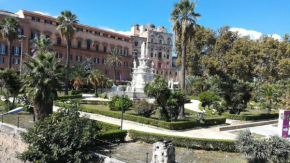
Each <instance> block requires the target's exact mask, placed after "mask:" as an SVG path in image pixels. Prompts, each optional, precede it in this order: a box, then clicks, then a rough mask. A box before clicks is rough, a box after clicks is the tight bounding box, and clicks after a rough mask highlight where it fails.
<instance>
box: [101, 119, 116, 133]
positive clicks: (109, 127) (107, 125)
mask: <svg viewBox="0 0 290 163" xmlns="http://www.w3.org/2000/svg"><path fill="white" fill-rule="evenodd" d="M96 123H97V127H98V128H99V130H101V131H109V130H118V129H120V126H118V125H114V124H111V123H106V122H101V121H96Z"/></svg>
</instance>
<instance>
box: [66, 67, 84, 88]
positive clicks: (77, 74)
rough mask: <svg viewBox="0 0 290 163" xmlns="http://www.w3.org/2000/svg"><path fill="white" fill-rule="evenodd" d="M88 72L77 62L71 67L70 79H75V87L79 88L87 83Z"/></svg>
mask: <svg viewBox="0 0 290 163" xmlns="http://www.w3.org/2000/svg"><path fill="white" fill-rule="evenodd" d="M86 76H87V72H86V70H85V68H84V67H83V66H82V65H81V64H76V65H74V66H73V67H72V68H71V75H70V79H71V80H73V81H74V83H73V87H74V88H75V89H76V90H78V89H79V88H80V87H81V86H83V85H85V84H86Z"/></svg>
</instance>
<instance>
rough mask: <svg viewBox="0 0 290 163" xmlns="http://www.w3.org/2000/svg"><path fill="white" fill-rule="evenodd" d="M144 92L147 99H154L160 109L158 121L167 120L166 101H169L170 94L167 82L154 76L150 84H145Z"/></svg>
mask: <svg viewBox="0 0 290 163" xmlns="http://www.w3.org/2000/svg"><path fill="white" fill-rule="evenodd" d="M144 92H145V93H146V95H147V96H148V97H154V98H155V100H156V103H157V105H158V106H159V107H161V109H160V119H163V120H166V121H168V120H169V116H168V111H167V109H166V101H167V100H168V99H169V97H170V95H171V92H170V89H169V88H168V86H167V82H166V81H165V79H164V78H163V77H160V76H155V78H154V81H153V82H152V83H147V84H146V85H145V87H144Z"/></svg>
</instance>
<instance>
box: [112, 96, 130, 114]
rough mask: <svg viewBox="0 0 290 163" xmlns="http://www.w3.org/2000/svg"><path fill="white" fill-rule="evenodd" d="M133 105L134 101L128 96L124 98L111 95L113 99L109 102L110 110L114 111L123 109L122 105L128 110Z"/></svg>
mask: <svg viewBox="0 0 290 163" xmlns="http://www.w3.org/2000/svg"><path fill="white" fill-rule="evenodd" d="M122 100H123V105H122ZM132 106H133V101H132V100H131V99H130V98H129V97H128V96H124V98H123V99H122V97H119V96H114V97H111V101H110V102H109V108H110V110H113V111H120V110H122V107H123V109H124V110H127V109H129V108H130V107H132Z"/></svg>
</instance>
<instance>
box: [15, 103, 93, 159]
mask: <svg viewBox="0 0 290 163" xmlns="http://www.w3.org/2000/svg"><path fill="white" fill-rule="evenodd" d="M97 131H98V130H97V126H96V123H94V122H93V121H92V120H90V119H88V118H85V117H80V113H79V111H78V110H77V109H76V108H74V107H72V108H65V109H59V111H58V112H57V113H54V114H52V115H51V116H49V117H47V118H45V119H44V120H43V121H37V122H36V123H35V126H34V128H30V129H28V132H27V133H26V132H24V133H22V134H21V136H22V139H23V140H24V142H25V143H27V144H29V147H28V149H27V150H26V151H24V152H23V153H22V154H20V155H19V158H20V159H22V160H23V161H24V162H26V161H30V162H90V161H91V159H92V157H93V155H92V154H91V153H90V152H89V150H91V149H92V145H93V144H94V143H95V139H96V138H97V134H96V133H97Z"/></svg>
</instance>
